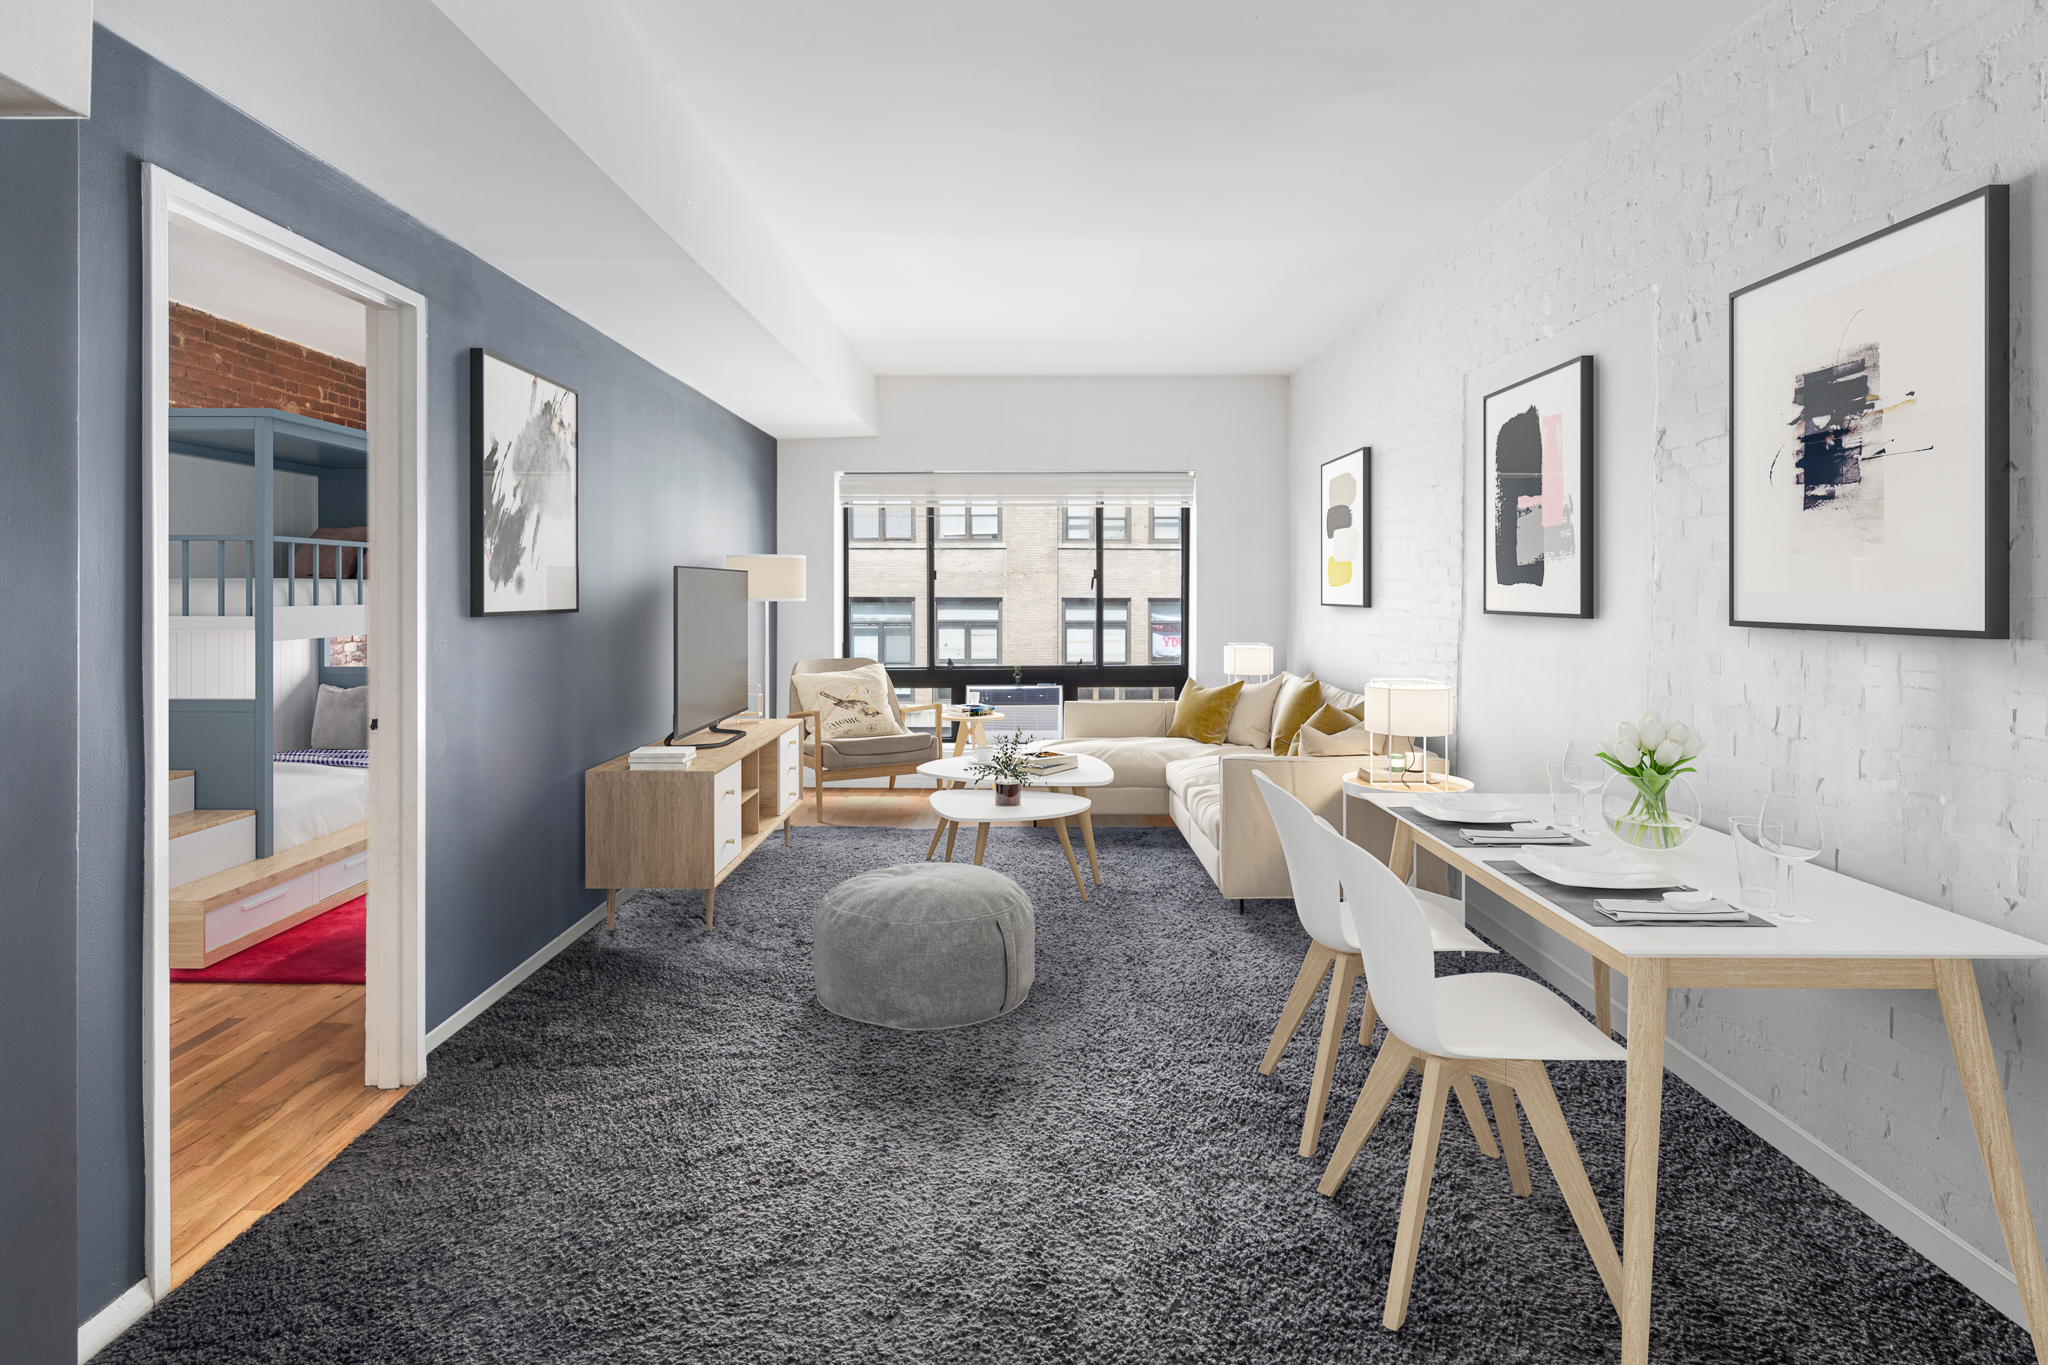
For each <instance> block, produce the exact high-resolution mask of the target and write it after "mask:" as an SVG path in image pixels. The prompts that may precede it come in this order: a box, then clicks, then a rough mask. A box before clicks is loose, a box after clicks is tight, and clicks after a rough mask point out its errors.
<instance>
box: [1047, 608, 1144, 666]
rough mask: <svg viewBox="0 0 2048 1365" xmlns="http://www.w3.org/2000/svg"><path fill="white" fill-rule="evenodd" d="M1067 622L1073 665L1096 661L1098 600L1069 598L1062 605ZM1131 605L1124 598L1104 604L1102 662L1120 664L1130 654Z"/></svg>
mask: <svg viewBox="0 0 2048 1365" xmlns="http://www.w3.org/2000/svg"><path fill="white" fill-rule="evenodd" d="M1061 614H1062V615H1063V616H1064V618H1065V623H1066V657H1065V662H1067V663H1070V664H1092V663H1094V662H1095V599H1094V598H1092V597H1069V598H1068V599H1067V600H1066V601H1065V602H1064V603H1063V604H1062V606H1061ZM1130 630H1131V604H1130V603H1129V602H1128V601H1126V600H1124V599H1121V598H1119V599H1117V600H1115V601H1106V602H1104V603H1103V604H1102V662H1104V663H1106V664H1120V663H1123V662H1125V661H1126V659H1127V658H1128V656H1129V654H1130Z"/></svg>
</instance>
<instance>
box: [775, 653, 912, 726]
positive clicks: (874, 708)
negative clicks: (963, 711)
mask: <svg viewBox="0 0 2048 1365" xmlns="http://www.w3.org/2000/svg"><path fill="white" fill-rule="evenodd" d="M789 681H790V683H791V685H792V686H794V687H795V688H796V699H797V701H798V703H800V704H799V705H798V707H797V710H799V711H816V712H817V713H818V730H819V732H820V733H821V734H823V735H824V736H825V739H826V741H827V742H828V743H829V742H830V741H832V740H835V739H865V738H867V737H868V736H870V735H900V734H905V733H907V732H906V731H905V730H904V728H903V727H902V726H901V725H899V724H897V722H896V711H895V708H894V707H892V706H890V704H889V697H890V688H889V673H888V670H886V669H884V668H883V667H882V666H881V665H880V664H865V665H863V666H861V667H860V668H848V669H842V670H841V671H839V672H837V673H798V674H796V675H795V676H794V677H792V678H791V679H790V680H789Z"/></svg>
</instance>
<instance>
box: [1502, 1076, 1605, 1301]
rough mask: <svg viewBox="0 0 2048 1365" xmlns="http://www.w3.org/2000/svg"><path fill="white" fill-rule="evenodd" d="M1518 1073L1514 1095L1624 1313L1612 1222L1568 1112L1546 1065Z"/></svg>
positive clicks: (1602, 1276)
mask: <svg viewBox="0 0 2048 1365" xmlns="http://www.w3.org/2000/svg"><path fill="white" fill-rule="evenodd" d="M1515 1069H1516V1071H1517V1072H1518V1073H1519V1074H1520V1075H1521V1076H1522V1077H1524V1079H1522V1080H1521V1082H1520V1083H1519V1084H1517V1085H1516V1086H1515V1093H1516V1094H1517V1095H1519V1096H1521V1099H1522V1112H1523V1113H1525V1114H1527V1115H1528V1116H1529V1127H1530V1128H1531V1129H1532V1130H1534V1131H1535V1134H1536V1141H1537V1143H1538V1144H1539V1145H1540V1146H1541V1147H1542V1148H1543V1159H1544V1160H1545V1161H1547V1162H1549V1163H1550V1174H1551V1176H1552V1177H1553V1178H1554V1179H1555V1180H1556V1181H1557V1188H1558V1189H1559V1190H1561V1191H1562V1192H1563V1193H1564V1202H1565V1206H1566V1207H1567V1208H1569V1209H1570V1210H1571V1211H1572V1221H1573V1222H1575V1223H1577V1224H1578V1225H1579V1236H1580V1237H1582V1238H1584V1239H1585V1242H1586V1250H1587V1251H1588V1252H1590V1253H1592V1257H1593V1268H1594V1269H1595V1270H1597V1271H1599V1272H1600V1283H1602V1284H1604V1285H1606V1286H1607V1298H1608V1300H1609V1302H1611V1303H1613V1305H1614V1310H1615V1312H1617V1313H1619V1312H1620V1311H1621V1257H1619V1256H1617V1255H1616V1254H1615V1252H1614V1237H1613V1235H1612V1234H1611V1233H1609V1232H1608V1230H1607V1219H1606V1218H1605V1217H1603V1216H1602V1215H1601V1213H1600V1201H1599V1200H1598V1199H1596V1198H1594V1197H1593V1184H1592V1182H1591V1181H1589V1180H1587V1179H1586V1167H1585V1165H1584V1164H1583V1163H1582V1162H1581V1161H1580V1160H1579V1148H1578V1144H1576V1143H1574V1142H1573V1141H1572V1130H1571V1128H1570V1126H1569V1125H1567V1124H1566V1123H1565V1121H1564V1110H1562V1109H1560V1108H1558V1105H1557V1092H1556V1091H1554V1090H1552V1089H1551V1088H1550V1074H1549V1073H1548V1072H1547V1071H1545V1070H1544V1069H1543V1063H1541V1062H1520V1063H1517V1064H1516V1067H1515Z"/></svg>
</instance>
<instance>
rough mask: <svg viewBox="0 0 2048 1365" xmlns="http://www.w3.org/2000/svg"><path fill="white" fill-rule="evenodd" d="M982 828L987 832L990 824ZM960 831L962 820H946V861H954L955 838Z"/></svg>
mask: <svg viewBox="0 0 2048 1365" xmlns="http://www.w3.org/2000/svg"><path fill="white" fill-rule="evenodd" d="M982 830H983V832H984V833H985V832H987V830H988V826H987V825H983V826H982ZM959 833H960V822H959V821H958V820H948V821H947V822H946V861H947V862H949V863H950V862H952V861H953V840H954V838H955V836H957V835H958V834H959Z"/></svg>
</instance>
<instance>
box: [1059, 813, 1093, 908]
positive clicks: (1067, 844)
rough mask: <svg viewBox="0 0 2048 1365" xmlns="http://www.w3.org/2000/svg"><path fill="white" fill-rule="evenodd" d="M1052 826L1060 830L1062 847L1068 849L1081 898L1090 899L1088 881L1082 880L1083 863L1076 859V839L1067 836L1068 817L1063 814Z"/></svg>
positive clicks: (1069, 864) (1069, 860)
mask: <svg viewBox="0 0 2048 1365" xmlns="http://www.w3.org/2000/svg"><path fill="white" fill-rule="evenodd" d="M1052 827H1053V828H1054V829H1056V830H1058V831H1059V835H1060V847H1061V848H1062V849H1064V850H1066V854H1067V866H1068V867H1070V868H1072V869H1073V870H1074V886H1075V888H1076V889H1077V890H1078V891H1080V893H1081V899H1082V900H1084V901H1085V900H1087V899H1088V883H1086V882H1084V881H1082V880H1081V864H1079V863H1078V862H1076V861H1074V841H1073V840H1071V839H1069V838H1068V837H1067V817H1066V816H1064V815H1062V816H1061V817H1060V818H1059V819H1057V820H1055V821H1053V822H1052Z"/></svg>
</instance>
